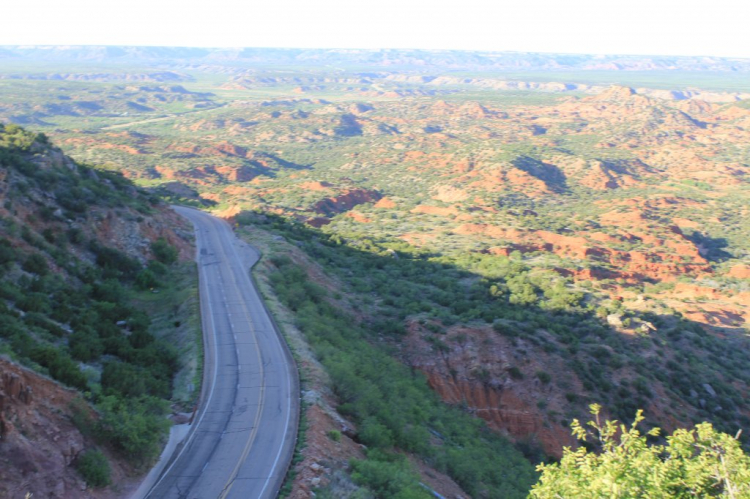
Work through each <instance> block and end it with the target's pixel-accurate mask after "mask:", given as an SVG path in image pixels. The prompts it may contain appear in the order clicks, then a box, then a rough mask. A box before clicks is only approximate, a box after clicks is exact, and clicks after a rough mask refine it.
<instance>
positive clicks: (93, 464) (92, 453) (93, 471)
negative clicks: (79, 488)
mask: <svg viewBox="0 0 750 499" xmlns="http://www.w3.org/2000/svg"><path fill="white" fill-rule="evenodd" d="M76 469H77V470H78V473H80V474H81V476H82V477H83V479H84V480H86V483H87V484H88V485H90V486H91V487H106V486H107V485H109V484H110V483H112V480H111V478H110V474H111V470H110V467H109V461H108V460H107V457H106V456H105V455H104V454H102V452H101V451H100V450H96V449H94V450H87V451H86V452H84V453H83V454H81V455H80V456H79V457H78V459H76Z"/></svg>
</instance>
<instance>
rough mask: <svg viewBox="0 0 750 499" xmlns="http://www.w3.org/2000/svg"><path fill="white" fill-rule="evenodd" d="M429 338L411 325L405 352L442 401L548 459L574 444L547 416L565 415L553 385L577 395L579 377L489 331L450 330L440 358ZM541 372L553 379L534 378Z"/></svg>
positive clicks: (563, 428)
mask: <svg viewBox="0 0 750 499" xmlns="http://www.w3.org/2000/svg"><path fill="white" fill-rule="evenodd" d="M429 335H430V333H429V332H428V330H427V329H424V328H422V327H421V326H420V325H419V324H418V323H416V322H414V323H411V324H410V326H409V334H408V336H407V340H406V341H405V344H406V345H408V346H407V349H406V350H405V352H406V355H407V358H408V362H409V363H410V364H411V365H412V366H413V367H414V368H416V369H417V370H419V371H421V372H422V373H424V375H425V377H426V378H427V382H428V383H429V385H430V387H431V388H432V389H433V390H435V392H436V393H437V394H438V395H440V397H441V398H442V399H443V400H444V401H445V402H447V403H449V404H453V405H460V406H463V407H465V408H466V409H467V410H468V411H469V412H471V413H472V414H474V415H475V416H477V417H480V418H482V419H484V420H485V421H486V422H487V424H488V425H489V427H490V428H492V429H494V430H497V431H499V432H501V433H504V434H506V435H509V436H511V437H512V438H513V439H515V440H528V441H534V442H536V443H538V444H539V445H540V446H541V447H542V449H543V450H544V452H545V453H546V454H548V455H550V456H555V457H560V456H561V455H562V448H563V446H567V445H574V444H575V441H574V439H573V438H572V436H571V434H570V428H569V427H568V426H567V424H562V423H565V421H555V420H554V419H552V418H550V417H549V415H548V411H551V410H552V411H554V410H557V412H559V413H562V412H564V408H565V407H566V405H567V403H566V400H565V397H564V394H563V393H562V392H561V390H560V388H559V387H558V386H557V385H558V384H560V383H562V384H564V385H565V386H568V387H569V390H571V392H577V391H581V387H580V382H579V381H578V379H577V378H576V377H575V375H573V374H572V373H570V372H569V369H568V368H566V367H565V366H564V364H563V363H562V362H561V361H560V360H559V359H556V358H554V357H552V356H549V355H546V354H545V353H544V352H539V351H532V350H531V349H530V348H529V347H530V345H524V344H523V343H522V342H521V341H517V342H516V344H515V345H513V344H512V343H511V342H509V341H508V340H507V339H506V338H504V337H501V336H500V335H498V334H497V333H495V332H493V331H492V330H491V329H490V328H468V327H463V326H457V327H453V328H451V329H449V330H448V331H447V332H446V333H445V336H444V337H443V338H442V339H441V341H443V340H444V341H445V342H446V343H448V344H450V345H451V346H450V348H449V349H446V348H442V349H440V353H439V354H437V353H436V352H435V351H434V349H433V344H434V343H435V340H434V339H432V340H431V339H430V336H429ZM542 371H544V372H548V373H550V374H551V375H552V376H553V377H554V378H553V380H552V382H550V381H547V382H543V381H541V380H540V379H539V377H538V376H537V375H536V373H538V372H542Z"/></svg>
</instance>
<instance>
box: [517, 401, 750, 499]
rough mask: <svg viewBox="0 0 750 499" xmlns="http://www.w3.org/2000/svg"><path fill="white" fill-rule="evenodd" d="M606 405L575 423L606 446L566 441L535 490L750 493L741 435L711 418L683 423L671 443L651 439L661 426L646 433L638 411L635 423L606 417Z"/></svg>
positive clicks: (549, 494) (538, 494)
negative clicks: (603, 411) (725, 430)
mask: <svg viewBox="0 0 750 499" xmlns="http://www.w3.org/2000/svg"><path fill="white" fill-rule="evenodd" d="M600 410H601V407H600V406H598V405H596V404H594V405H592V406H591V414H593V415H594V421H590V422H589V423H588V425H589V426H590V427H591V428H593V432H592V431H589V430H587V429H585V428H584V427H583V426H581V424H580V423H579V422H578V420H574V421H573V423H572V425H571V427H572V429H573V435H575V436H576V438H578V439H579V440H581V441H588V439H589V438H591V437H594V438H595V439H597V440H598V441H599V443H600V445H601V448H602V452H601V453H595V452H590V451H588V450H587V449H586V448H585V447H583V446H581V447H579V448H578V449H575V450H573V449H571V448H569V447H566V448H565V450H564V452H563V458H562V460H561V461H560V463H559V464H548V465H545V464H540V465H539V466H538V467H537V470H538V471H540V472H541V473H542V476H541V477H540V479H539V482H538V483H537V484H536V485H534V487H533V489H532V491H531V496H530V497H532V498H537V499H552V498H556V499H559V498H571V499H572V498H576V499H578V498H581V499H588V498H591V499H593V498H597V499H598V498H626V497H627V498H630V497H649V498H654V499H656V498H673V497H727V498H737V499H739V498H748V497H750V458H748V457H747V456H745V454H744V453H743V451H742V448H741V447H740V444H739V442H738V441H737V439H736V438H733V437H731V436H730V435H727V434H725V433H720V432H717V431H716V430H714V428H713V426H712V425H711V424H709V423H701V424H699V425H697V426H696V427H695V428H693V429H690V430H686V429H680V430H677V431H675V432H674V433H673V434H672V435H671V436H668V437H667V444H666V445H649V444H648V442H647V438H646V436H647V435H648V436H654V437H655V436H658V435H659V433H660V430H659V428H654V429H652V430H650V431H648V432H647V433H646V434H645V435H642V434H641V433H640V431H639V430H638V429H637V426H638V424H639V423H641V422H642V421H643V419H644V418H643V414H642V411H640V410H639V411H638V413H637V414H636V417H635V421H634V422H633V424H632V425H631V426H630V427H627V426H625V425H624V424H618V422H617V421H607V422H605V423H604V424H602V423H600V420H599V412H600Z"/></svg>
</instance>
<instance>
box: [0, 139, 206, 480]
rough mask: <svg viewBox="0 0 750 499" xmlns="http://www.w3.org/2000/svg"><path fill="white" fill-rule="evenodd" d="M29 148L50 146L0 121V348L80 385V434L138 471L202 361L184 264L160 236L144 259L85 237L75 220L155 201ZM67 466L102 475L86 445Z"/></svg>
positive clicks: (97, 456) (193, 277)
mask: <svg viewBox="0 0 750 499" xmlns="http://www.w3.org/2000/svg"><path fill="white" fill-rule="evenodd" d="M32 154H37V155H49V154H50V152H49V149H48V145H47V141H46V138H45V137H44V136H40V135H36V134H32V133H29V132H26V131H24V130H23V129H21V128H19V127H15V126H13V125H8V126H5V127H0V167H2V169H3V170H4V171H5V177H6V181H7V182H8V184H7V185H9V186H10V189H9V190H8V192H7V194H6V197H5V204H4V207H3V208H4V212H5V215H4V216H2V217H0V278H1V279H0V353H2V354H4V355H7V356H9V357H10V358H11V359H13V360H15V361H17V362H19V363H21V364H23V365H26V366H28V367H31V368H33V369H35V370H36V371H38V372H40V373H42V374H46V375H48V376H50V377H51V378H53V379H55V380H57V381H59V382H61V383H63V384H65V385H67V386H70V387H72V388H75V389H77V390H79V391H80V392H81V395H82V396H83V397H84V398H85V399H86V400H87V401H88V402H90V403H91V404H93V405H94V407H95V408H96V410H97V412H98V417H96V418H93V419H92V418H91V417H90V415H89V413H88V412H87V411H86V410H75V411H74V414H75V415H74V422H75V423H76V424H77V425H78V426H79V428H80V429H81V431H82V433H85V434H88V435H91V436H93V437H94V438H95V439H96V440H97V441H98V442H99V444H100V445H103V446H108V447H109V448H111V449H113V450H114V451H116V452H118V453H120V454H121V455H122V456H123V457H124V458H126V459H127V460H128V461H129V462H130V464H131V465H132V466H133V467H135V468H145V467H146V466H148V465H149V464H150V463H152V462H153V460H154V459H155V458H156V457H157V456H158V454H159V452H160V450H161V446H162V443H163V441H164V438H165V435H166V433H167V431H168V429H169V426H170V423H169V421H168V420H167V419H166V415H167V413H168V412H169V402H170V400H172V399H173V395H174V394H175V393H176V392H177V391H178V390H181V393H180V397H181V399H182V400H181V402H182V403H183V404H184V406H186V407H191V406H192V403H193V402H194V397H195V396H196V395H197V391H195V393H187V392H188V390H186V385H188V383H193V382H195V381H196V380H197V379H198V378H199V370H200V366H199V365H198V363H197V361H196V359H197V356H198V354H199V353H200V352H199V347H198V346H197V345H199V343H198V342H199V337H198V335H197V334H196V332H195V330H196V328H197V327H198V325H197V313H198V312H197V272H196V269H195V267H194V263H192V262H190V263H179V262H177V251H176V249H175V248H174V247H173V246H172V245H170V244H169V243H168V242H166V241H165V240H164V239H157V240H155V241H153V242H152V243H151V248H150V250H151V254H152V255H153V259H152V260H150V261H148V262H146V263H141V261H139V260H138V259H136V258H134V257H132V256H129V255H128V254H126V253H124V252H122V251H120V250H118V249H116V248H114V247H111V246H108V245H107V241H100V240H98V239H96V238H95V237H93V234H92V233H91V232H87V231H86V230H85V227H87V226H88V221H89V220H90V217H95V218H97V219H99V218H98V217H101V214H102V213H103V211H102V210H122V211H121V216H143V217H145V216H149V215H150V214H151V213H153V212H154V211H155V209H154V208H155V206H156V204H157V203H158V202H159V201H158V200H157V199H155V198H149V197H148V196H145V195H143V194H141V193H138V192H137V191H136V189H135V188H134V186H133V185H132V184H131V183H130V182H129V181H127V180H125V179H123V178H122V177H121V176H117V175H115V174H111V173H106V172H100V171H98V170H96V171H95V170H93V169H91V168H88V167H83V166H80V165H72V164H70V165H65V164H61V165H48V166H45V167H41V166H39V165H38V163H35V162H32V161H30V159H29V158H31V155H32ZM46 193H51V194H50V195H51V196H52V198H51V199H50V198H49V197H48V195H47V194H46ZM45 200H46V201H45ZM30 208H32V210H31V211H29V209H30ZM125 210H127V211H125ZM133 214H136V215H133ZM156 310H165V311H166V312H165V313H164V314H163V315H157V314H155V313H154V312H155V311H156ZM152 317H155V318H156V321H152ZM183 323H184V325H183ZM181 372H185V373H186V374H184V380H182V386H178V385H175V383H174V378H175V375H176V374H177V373H181ZM77 469H78V470H79V471H80V472H81V474H82V475H83V476H84V477H85V478H86V480H87V481H88V482H89V483H90V484H91V485H92V486H96V487H99V486H104V485H107V483H108V481H109V477H108V469H109V468H108V465H107V463H106V457H105V456H104V455H103V454H101V453H100V452H99V451H97V450H96V449H90V450H88V451H86V453H85V454H84V455H83V456H81V458H79V460H78V464H77Z"/></svg>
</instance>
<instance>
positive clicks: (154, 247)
mask: <svg viewBox="0 0 750 499" xmlns="http://www.w3.org/2000/svg"><path fill="white" fill-rule="evenodd" d="M151 252H152V253H153V254H154V257H155V258H156V260H157V261H159V262H161V263H163V264H164V265H172V264H173V263H175V262H176V261H177V255H178V252H177V248H175V247H174V246H172V245H171V244H169V242H168V241H167V240H166V239H164V238H163V237H160V238H159V239H157V240H156V241H154V242H153V243H151Z"/></svg>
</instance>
